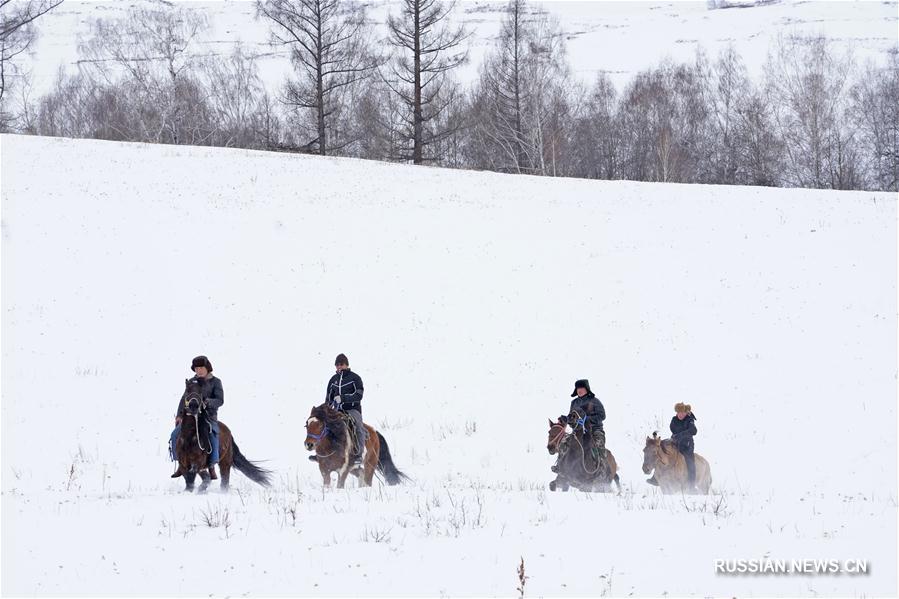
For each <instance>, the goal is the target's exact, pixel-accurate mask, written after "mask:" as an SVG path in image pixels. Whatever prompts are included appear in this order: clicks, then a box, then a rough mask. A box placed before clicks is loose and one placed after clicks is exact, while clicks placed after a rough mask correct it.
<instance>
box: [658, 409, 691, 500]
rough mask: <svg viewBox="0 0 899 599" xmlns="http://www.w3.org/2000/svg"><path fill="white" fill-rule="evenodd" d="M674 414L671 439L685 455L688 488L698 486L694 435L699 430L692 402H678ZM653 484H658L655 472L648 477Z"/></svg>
mask: <svg viewBox="0 0 899 599" xmlns="http://www.w3.org/2000/svg"><path fill="white" fill-rule="evenodd" d="M674 412H675V414H674V416H672V417H671V424H670V425H669V427H668V428H670V429H671V440H672V441H674V445H675V447H677V450H678V451H679V452H681V454H682V455H683V456H684V461H685V462H686V463H687V488H688V489H692V488H693V487H695V486H696V456H695V455H694V451H693V449H694V447H693V437H694V436H695V435H696V433H697V432H698V431H697V430H696V416H695V415H694V414H693V408H692V407H691V406H690V404H685V403H683V402H678V403H676V404H674ZM646 482H648V483H649V484H651V485H656V486H658V484H659V483H658V481H656V477H655V474H653V475H652V477H650V478H648V479H646Z"/></svg>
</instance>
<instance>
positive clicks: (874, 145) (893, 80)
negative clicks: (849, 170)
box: [850, 47, 899, 191]
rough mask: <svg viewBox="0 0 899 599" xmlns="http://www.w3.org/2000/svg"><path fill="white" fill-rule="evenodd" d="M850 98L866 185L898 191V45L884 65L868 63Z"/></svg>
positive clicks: (853, 87)
mask: <svg viewBox="0 0 899 599" xmlns="http://www.w3.org/2000/svg"><path fill="white" fill-rule="evenodd" d="M850 99H851V119H852V123H853V124H854V126H855V129H856V131H857V132H858V141H859V145H860V148H861V151H862V158H861V161H862V163H863V164H864V168H865V170H866V175H867V179H868V181H867V183H868V186H869V187H870V188H873V189H879V190H883V191H899V48H895V47H894V48H893V49H892V51H891V52H890V56H889V60H888V62H887V65H886V66H885V67H878V66H876V65H874V64H871V63H869V64H868V65H867V67H866V68H865V70H864V71H863V72H862V73H861V74H860V76H859V78H858V81H857V82H856V83H855V84H854V85H853V86H852V89H851V91H850Z"/></svg>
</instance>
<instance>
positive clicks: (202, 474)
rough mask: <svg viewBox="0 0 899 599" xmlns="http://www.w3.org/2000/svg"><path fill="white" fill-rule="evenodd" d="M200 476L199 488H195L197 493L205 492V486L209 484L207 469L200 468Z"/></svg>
mask: <svg viewBox="0 0 899 599" xmlns="http://www.w3.org/2000/svg"><path fill="white" fill-rule="evenodd" d="M200 478H201V479H203V482H202V483H200V488H199V489H197V493H205V492H206V487H208V486H209V481H210V478H209V470H208V469H207V468H203V469H202V470H200Z"/></svg>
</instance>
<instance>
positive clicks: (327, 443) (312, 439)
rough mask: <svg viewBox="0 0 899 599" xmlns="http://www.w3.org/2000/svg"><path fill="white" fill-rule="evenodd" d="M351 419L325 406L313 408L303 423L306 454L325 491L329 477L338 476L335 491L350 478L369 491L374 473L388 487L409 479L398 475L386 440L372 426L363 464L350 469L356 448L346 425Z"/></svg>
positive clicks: (368, 426)
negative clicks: (317, 470)
mask: <svg viewBox="0 0 899 599" xmlns="http://www.w3.org/2000/svg"><path fill="white" fill-rule="evenodd" d="M349 420H350V418H349V417H348V416H347V415H346V414H344V413H342V412H339V411H338V410H335V409H333V408H331V407H330V406H328V405H327V404H322V405H320V406H312V411H311V412H310V413H309V418H308V419H307V420H306V440H305V441H304V445H305V446H306V450H307V451H314V452H315V455H311V456H309V459H310V460H312V461H315V462H318V469H319V472H321V475H322V481H323V483H324V485H325V487H330V486H331V473H332V472H337V488H338V489H342V488H343V487H344V484H345V483H346V478H347V476H348V475H349V474H353V475H354V476H356V477H357V478H358V479H359V481H360V483H361V484H362V485H363V486H366V487H370V486H371V483H372V479H373V477H374V474H375V470H376V469H377V470H378V472H380V473H381V474H382V475H383V476H384V480H386V481H387V484H388V485H398V484H400V483H401V482H403V481H404V480H409V477H408V476H406V475H405V474H403V473H402V472H400V471H399V470H398V469H397V467H396V466H395V465H394V463H393V458H391V457H390V448H389V447H387V440H386V439H385V438H384V436H383V435H382V434H381V433H379V432H378V431H376V430H375V429H374V428H373V427H372V426H371V425H369V424H365V425H364V426H365V430H366V431H367V432H368V439H367V440H366V441H365V451H364V453H363V454H362V464H361V466H357V467H355V468H351V465H352V462H353V460H352V455H353V450H354V448H355V446H356V444H355V441H354V439H353V437H352V434H351V433H350V427H349V425H348V422H349Z"/></svg>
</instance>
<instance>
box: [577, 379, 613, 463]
mask: <svg viewBox="0 0 899 599" xmlns="http://www.w3.org/2000/svg"><path fill="white" fill-rule="evenodd" d="M571 397H574V399H573V400H572V401H571V407H570V409H569V424H571V425H572V427H576V425H577V422H571V418H572V417H576V418H583V419H584V422H583V425H584V432H585V433H586V434H587V437H588V438H590V439H592V440H593V457H594V458H595V459H596V462H597V468H603V469H604V468H605V467H606V433H605V431H604V430H603V427H602V422H603V420H605V419H606V410H605V408H604V407H603V405H602V402H601V401H599V399H598V398H597V397H596V395H594V394H593V391H591V390H590V381H588V380H587V379H578V380H577V381H575V383H574V391H573V392H572V393H571Z"/></svg>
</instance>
